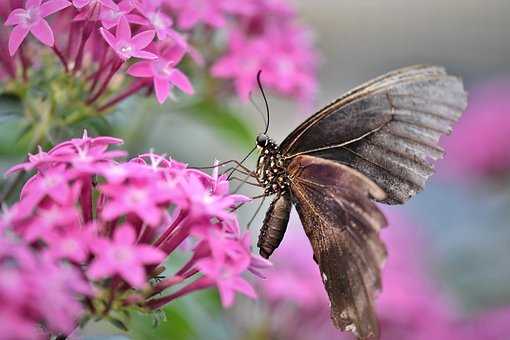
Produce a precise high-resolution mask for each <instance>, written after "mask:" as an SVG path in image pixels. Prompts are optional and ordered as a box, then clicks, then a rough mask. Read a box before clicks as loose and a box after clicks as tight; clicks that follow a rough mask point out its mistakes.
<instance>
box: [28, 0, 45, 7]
mask: <svg viewBox="0 0 510 340" xmlns="http://www.w3.org/2000/svg"><path fill="white" fill-rule="evenodd" d="M41 1H42V0H27V3H26V4H25V8H31V7H39V6H41Z"/></svg>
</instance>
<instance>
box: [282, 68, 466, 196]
mask: <svg viewBox="0 0 510 340" xmlns="http://www.w3.org/2000/svg"><path fill="white" fill-rule="evenodd" d="M466 105H467V96H466V93H465V91H464V88H463V85H462V81H461V80H460V79H459V78H456V77H453V76H450V75H448V74H447V73H446V72H445V70H444V69H442V68H439V67H434V66H413V67H408V68H404V69H401V70H397V71H393V72H391V73H388V74H386V75H384V76H381V77H379V78H376V79H374V80H372V81H370V82H368V83H366V84H364V85H362V86H360V87H358V88H356V89H354V90H352V91H350V92H349V93H347V94H345V95H344V96H342V97H341V98H340V99H338V100H336V101H335V102H333V103H331V104H330V105H328V106H326V107H325V108H324V109H322V110H321V111H319V112H317V113H316V114H315V115H313V116H311V117H310V118H309V119H307V120H306V121H305V122H303V123H302V124H301V125H300V126H298V127H297V128H296V129H295V130H294V131H293V132H292V133H291V134H290V135H289V136H288V137H287V138H286V139H285V140H284V141H283V142H282V144H281V145H280V149H281V150H282V153H283V154H284V155H285V158H286V159H287V161H288V162H290V161H291V160H292V159H293V158H294V157H296V156H298V155H304V154H308V155H313V156H315V157H321V158H326V159H331V160H334V161H337V162H340V163H342V164H346V165H348V166H350V167H352V168H354V169H356V170H358V171H360V172H361V173H363V174H364V175H366V176H367V177H369V178H370V179H371V180H372V181H374V182H375V183H376V184H377V185H378V186H379V187H381V188H382V189H383V190H384V191H385V192H386V194H387V196H386V197H385V199H384V200H383V202H385V203H389V204H398V203H403V202H405V201H406V200H407V199H409V198H410V197H412V196H413V195H414V194H415V193H416V192H418V191H420V190H421V189H423V186H424V184H425V182H426V180H427V178H428V177H429V176H430V175H432V173H433V171H434V170H433V164H431V163H430V162H429V160H430V159H432V160H437V159H438V158H441V157H442V155H443V150H442V149H441V148H440V147H439V146H438V141H439V138H440V137H441V135H443V134H448V133H449V132H450V131H451V128H452V125H453V124H454V123H455V122H456V121H457V119H458V118H459V117H460V115H461V114H462V112H463V111H464V110H465V108H466Z"/></svg>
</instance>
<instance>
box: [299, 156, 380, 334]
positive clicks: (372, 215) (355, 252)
mask: <svg viewBox="0 0 510 340" xmlns="http://www.w3.org/2000/svg"><path fill="white" fill-rule="evenodd" d="M289 178H290V180H291V196H292V200H293V202H294V204H295V206H296V208H297V211H298V213H299V216H300V218H301V222H302V224H303V227H304V229H305V232H306V234H307V236H308V238H309V240H310V243H311V244H312V248H313V251H314V258H315V260H316V261H317V263H318V264H319V268H320V271H321V275H322V280H323V283H324V286H325V288H326V291H327V293H328V295H329V298H330V301H331V317H332V319H333V322H334V324H335V325H336V326H337V327H338V328H341V329H343V330H350V331H353V332H354V333H355V334H357V336H358V337H359V338H360V339H371V338H377V336H378V333H379V330H378V325H377V319H376V316H375V311H374V299H375V295H376V293H377V291H378V290H379V289H380V288H381V278H380V268H381V266H382V264H383V261H384V259H385V257H386V249H385V247H384V244H383V243H382V241H381V240H380V239H379V236H378V231H379V230H380V229H381V228H382V227H384V226H385V225H386V220H385V218H384V215H383V214H382V213H381V211H380V210H379V209H378V208H377V207H376V206H375V204H374V203H373V202H372V201H371V200H370V198H371V197H372V198H377V199H383V197H384V192H383V191H382V190H381V189H379V188H378V187H377V185H375V184H374V183H373V182H371V181H370V180H369V179H368V178H366V177H365V176H363V175H362V174H360V173H358V172H357V171H355V170H352V169H350V168H348V167H346V166H344V165H341V164H339V163H336V162H333V161H329V160H325V159H320V158H316V157H311V156H298V157H296V158H294V159H293V161H292V163H291V164H290V165H289Z"/></svg>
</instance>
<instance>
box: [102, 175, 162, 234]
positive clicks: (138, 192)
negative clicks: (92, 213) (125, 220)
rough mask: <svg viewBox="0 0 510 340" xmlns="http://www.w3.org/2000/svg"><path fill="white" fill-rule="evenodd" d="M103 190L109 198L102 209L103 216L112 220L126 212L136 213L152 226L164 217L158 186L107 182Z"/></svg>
mask: <svg viewBox="0 0 510 340" xmlns="http://www.w3.org/2000/svg"><path fill="white" fill-rule="evenodd" d="M101 191H102V193H103V194H104V195H106V197H108V198H109V200H108V203H107V204H106V205H105V207H104V208H103V211H102V217H103V218H104V219H105V220H107V221H111V220H114V219H116V218H119V217H121V216H122V215H125V214H134V215H136V216H138V217H139V218H140V219H141V220H142V221H144V222H145V223H147V224H148V225H150V226H157V225H158V224H159V222H160V221H161V218H162V217H163V210H162V209H161V208H160V207H159V206H158V205H159V203H160V202H158V200H156V199H155V198H156V197H157V190H156V187H155V186H153V185H151V184H149V183H147V182H143V183H141V184H128V185H126V184H105V185H103V186H101Z"/></svg>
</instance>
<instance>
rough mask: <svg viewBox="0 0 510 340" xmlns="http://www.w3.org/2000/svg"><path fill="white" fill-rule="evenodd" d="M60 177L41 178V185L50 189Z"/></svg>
mask: <svg viewBox="0 0 510 340" xmlns="http://www.w3.org/2000/svg"><path fill="white" fill-rule="evenodd" d="M60 180H61V178H60V176H56V175H53V176H46V177H44V179H43V182H42V185H43V187H44V188H45V189H51V188H53V187H54V186H56V185H57V184H58V183H59V182H60Z"/></svg>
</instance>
